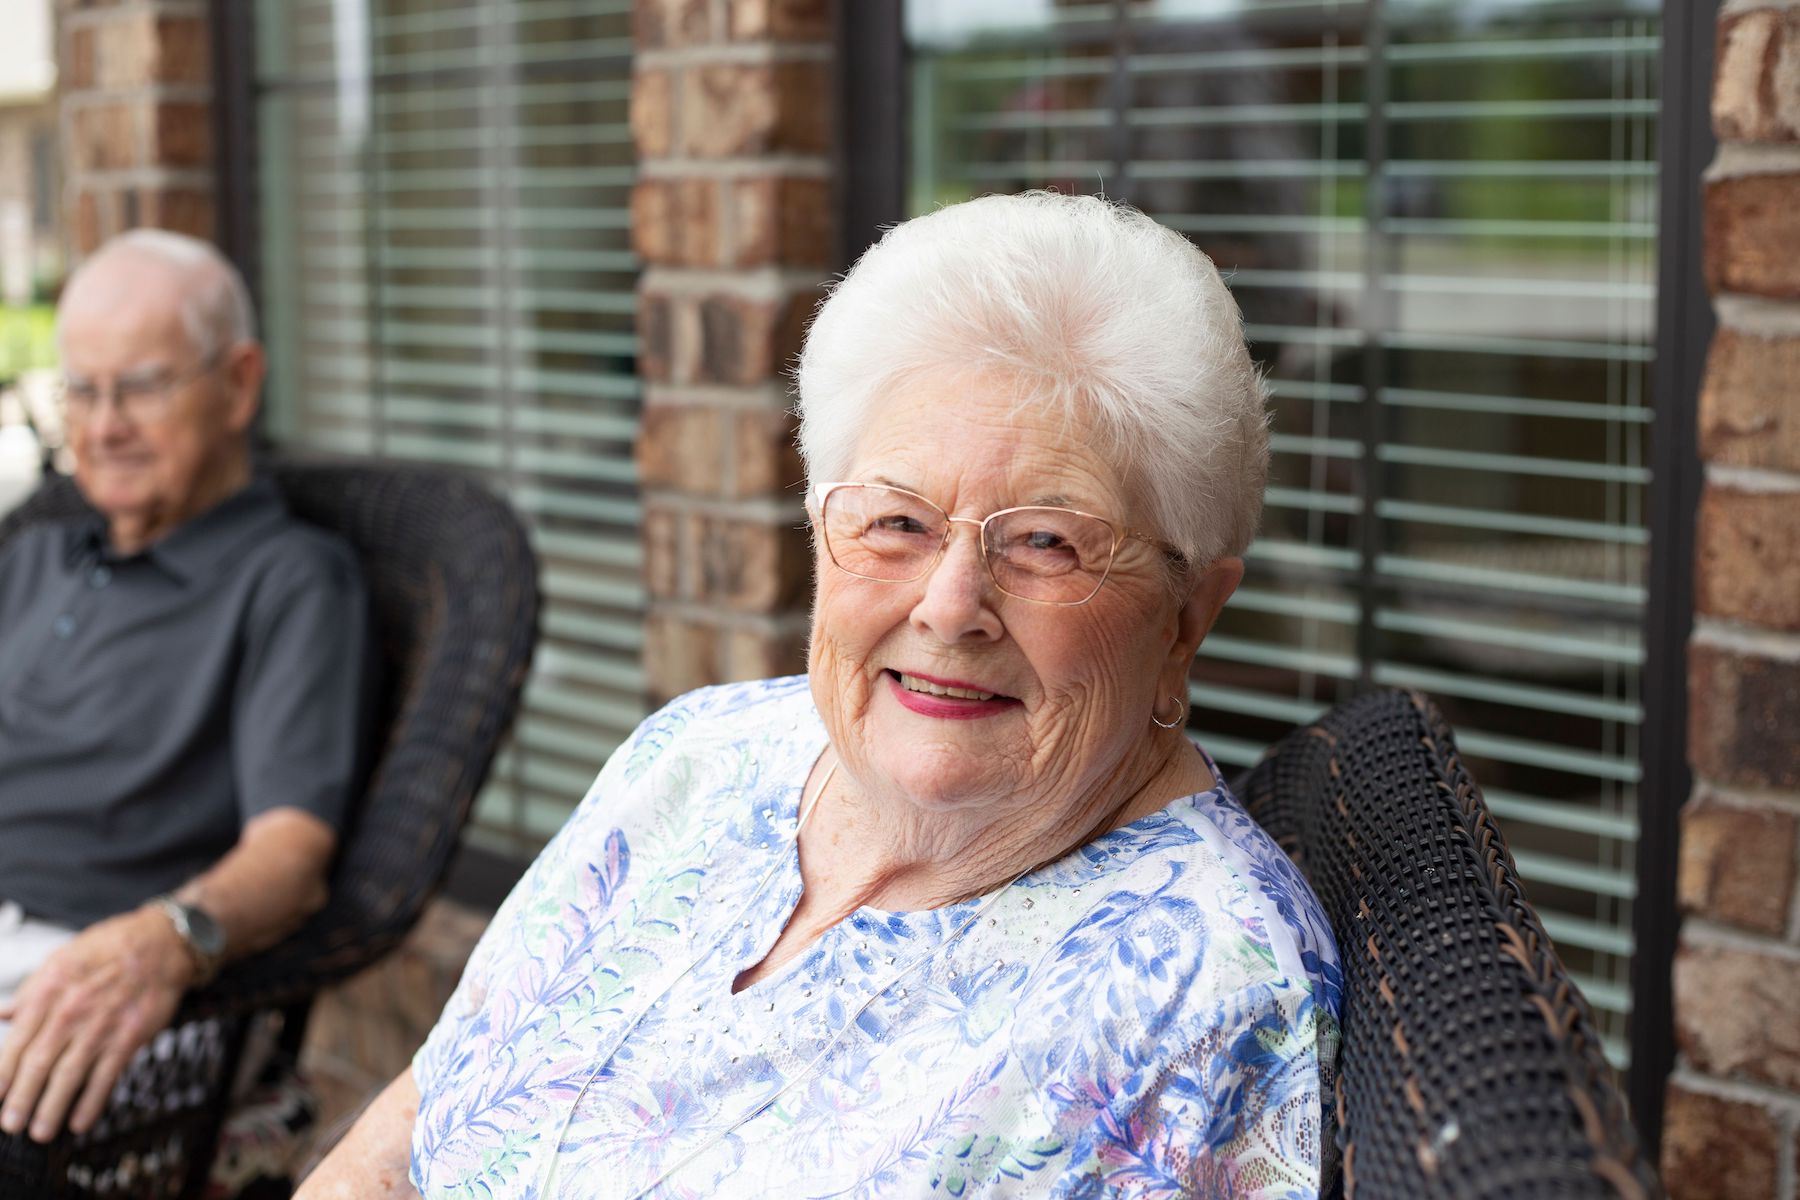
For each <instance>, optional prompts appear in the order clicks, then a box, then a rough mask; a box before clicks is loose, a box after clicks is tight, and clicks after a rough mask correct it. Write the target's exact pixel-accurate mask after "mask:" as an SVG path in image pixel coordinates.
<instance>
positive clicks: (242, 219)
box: [207, 0, 263, 312]
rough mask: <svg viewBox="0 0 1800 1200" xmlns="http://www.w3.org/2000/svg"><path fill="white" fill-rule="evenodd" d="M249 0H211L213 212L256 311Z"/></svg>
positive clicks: (258, 274)
mask: <svg viewBox="0 0 1800 1200" xmlns="http://www.w3.org/2000/svg"><path fill="white" fill-rule="evenodd" d="M253 7H254V6H253V5H251V4H249V3H246V0H211V3H210V4H209V5H208V6H207V23H208V25H209V26H210V29H209V33H210V34H211V38H212V77H213V112H212V119H213V145H215V146H217V147H218V151H217V158H216V160H215V162H214V164H213V169H214V196H213V202H214V213H215V215H216V219H217V221H218V240H219V246H220V248H221V249H223V250H224V251H225V256H226V257H227V258H229V259H231V261H232V262H233V263H235V264H236V265H237V269H238V270H239V271H240V272H242V273H243V276H244V282H245V283H246V284H248V285H249V288H250V295H251V296H252V297H253V298H254V299H255V300H256V304H257V311H258V312H261V311H262V307H263V304H262V302H263V294H262V270H261V267H262V253H261V249H262V248H261V239H260V236H259V234H260V223H259V221H258V219H257V195H256V152H257V141H258V138H257V130H256V28H255V14H254V12H253Z"/></svg>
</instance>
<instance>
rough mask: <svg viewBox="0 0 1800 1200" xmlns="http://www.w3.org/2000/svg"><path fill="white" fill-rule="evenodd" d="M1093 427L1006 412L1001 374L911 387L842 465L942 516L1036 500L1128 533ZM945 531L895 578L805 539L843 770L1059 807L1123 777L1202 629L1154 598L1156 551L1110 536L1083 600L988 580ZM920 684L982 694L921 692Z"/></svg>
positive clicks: (897, 786) (1160, 570) (816, 650)
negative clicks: (1102, 579) (1048, 596)
mask: <svg viewBox="0 0 1800 1200" xmlns="http://www.w3.org/2000/svg"><path fill="white" fill-rule="evenodd" d="M1098 440H1099V439H1097V438H1095V437H1093V436H1091V435H1090V433H1089V431H1087V430H1085V429H1084V428H1083V427H1082V424H1081V423H1080V422H1079V421H1071V422H1065V421H1064V420H1063V419H1062V418H1061V417H1060V416H1058V415H1054V414H1046V413H1042V412H1038V411H1033V410H1032V409H1031V408H1017V407H1016V406H1015V394H1014V390H1013V389H1012V388H1011V387H1010V386H1008V384H1007V381H1005V380H1004V379H987V380H978V381H977V382H975V383H973V384H971V383H963V384H960V385H957V386H954V387H952V386H947V385H942V384H938V385H934V384H932V383H930V382H924V383H918V384H914V385H912V386H910V387H908V388H904V389H902V390H900V391H899V392H898V393H897V394H896V395H894V396H893V397H892V398H891V399H890V400H889V401H888V402H887V403H884V404H882V405H881V406H880V408H879V410H878V412H877V413H876V414H875V416H874V417H873V418H872V419H871V421H870V424H869V426H868V427H867V429H866V430H865V431H864V433H863V435H862V439H861V441H860V442H859V444H858V449H857V454H856V456H855V460H854V463H853V465H852V467H851V469H850V471H849V473H848V475H847V476H846V478H847V479H848V480H851V481H855V482H860V483H885V484H889V485H891V486H896V487H901V488H905V489H907V490H908V491H912V492H917V493H918V494H919V495H921V496H924V497H925V498H927V499H929V500H931V501H933V502H934V503H936V504H937V505H938V506H939V507H941V508H942V509H944V511H945V512H947V513H949V514H950V515H951V516H956V517H974V518H977V519H979V518H982V517H986V516H987V515H988V514H990V513H993V512H996V511H998V510H1000V509H1003V508H1011V507H1015V506H1019V505H1032V504H1051V505H1057V506H1062V507H1067V508H1075V509H1080V510H1082V511H1085V512H1090V513H1094V514H1097V515H1100V516H1103V517H1106V518H1108V519H1109V520H1111V521H1112V522H1113V523H1114V525H1115V526H1118V527H1121V528H1123V527H1131V528H1138V529H1142V528H1144V524H1143V521H1142V518H1141V514H1140V513H1139V512H1138V511H1137V510H1136V509H1135V508H1134V506H1133V504H1132V503H1131V498H1130V496H1128V494H1127V490H1126V488H1125V486H1124V483H1123V481H1122V479H1121V478H1120V474H1119V472H1118V471H1117V470H1116V469H1115V468H1114V466H1113V464H1112V463H1111V462H1110V461H1109V460H1108V458H1107V457H1106V455H1105V453H1104V451H1103V450H1102V449H1101V448H1100V447H1099V446H1098V445H1097V443H1098ZM814 515H815V519H816V516H817V514H816V513H815V514H814ZM952 531H953V532H952V534H951V538H950V544H949V546H948V547H946V548H945V550H944V553H943V556H942V558H940V559H939V560H938V562H937V565H936V566H935V567H934V568H933V569H932V570H931V571H930V572H929V573H928V574H927V575H925V576H924V577H923V578H921V579H917V580H914V581H912V582H910V583H881V582H875V581H872V580H866V579H860V578H857V577H855V576H853V575H850V574H847V573H846V572H844V571H842V570H840V569H838V568H837V567H836V566H834V565H833V564H832V562H831V560H830V558H829V557H828V556H827V555H826V552H825V547H824V545H823V540H822V539H820V538H815V543H817V562H816V567H817V578H818V592H817V596H816V603H815V606H814V611H813V624H812V643H811V650H810V670H811V681H812V690H813V696H814V700H815V702H816V704H817V705H818V708H819V711H820V712H821V713H822V714H823V715H824V718H825V722H826V726H827V728H828V729H829V731H830V733H831V738H832V743H833V745H834V746H835V747H836V749H837V751H838V753H839V755H840V757H841V758H842V760H843V764H844V767H845V768H846V770H847V771H848V772H849V774H850V776H851V778H852V779H853V780H855V782H856V783H857V785H858V786H859V787H860V788H861V789H862V790H864V791H865V792H869V793H875V794H877V795H880V796H882V798H884V799H890V800H900V801H902V802H905V803H910V804H912V805H915V806H917V807H918V808H920V809H922V810H926V811H934V812H942V811H945V810H952V809H966V808H968V807H969V806H983V807H986V808H989V809H992V808H993V807H994V806H1000V807H1001V808H1008V807H1018V808H1023V807H1026V806H1040V807H1041V806H1042V805H1044V804H1046V803H1050V804H1054V803H1055V802H1056V801H1057V800H1059V799H1064V800H1068V801H1070V802H1075V801H1078V800H1079V799H1080V798H1082V797H1084V796H1087V795H1090V794H1092V793H1093V792H1094V790H1095V789H1096V788H1103V787H1105V785H1106V783H1107V781H1108V779H1109V777H1115V776H1121V775H1123V776H1126V777H1129V776H1130V775H1131V774H1132V773H1133V767H1132V763H1131V760H1132V758H1133V756H1143V755H1147V754H1149V753H1150V751H1151V745H1152V738H1151V736H1150V735H1151V734H1152V733H1153V732H1154V730H1153V728H1152V726H1151V723H1150V714H1151V711H1152V709H1153V708H1156V707H1157V706H1158V701H1159V698H1160V699H1161V707H1160V709H1159V713H1160V715H1165V716H1166V715H1167V714H1168V712H1169V709H1170V707H1171V706H1170V705H1169V702H1168V700H1167V697H1168V696H1169V695H1170V694H1172V693H1173V694H1176V695H1181V696H1182V697H1183V698H1184V699H1185V687H1186V683H1185V680H1186V676H1187V666H1188V662H1189V660H1190V659H1191V658H1192V655H1193V650H1194V646H1195V645H1196V644H1197V643H1198V641H1199V638H1200V637H1201V636H1204V633H1205V629H1204V627H1202V628H1199V629H1198V630H1197V631H1195V630H1194V629H1193V628H1192V626H1193V615H1192V613H1191V612H1190V611H1189V610H1190V609H1191V608H1192V606H1193V601H1191V600H1188V599H1187V598H1186V597H1175V596H1172V594H1171V591H1170V588H1169V584H1168V577H1167V570H1168V568H1167V567H1166V566H1165V565H1164V562H1163V559H1162V555H1161V553H1160V552H1159V551H1158V550H1156V549H1154V548H1153V547H1151V546H1149V545H1147V544H1146V543H1144V542H1142V541H1138V540H1136V539H1127V540H1126V541H1125V542H1124V543H1123V544H1122V545H1121V546H1120V548H1119V551H1118V555H1117V557H1116V558H1115V559H1114V561H1113V566H1112V571H1111V573H1110V574H1109V575H1108V576H1107V579H1106V584H1105V586H1104V587H1102V588H1101V589H1100V591H1099V592H1098V593H1097V594H1096V595H1095V596H1094V597H1093V599H1091V600H1089V601H1088V602H1087V603H1086V604H1083V605H1079V606H1075V607H1058V606H1054V605H1047V604H1035V603H1032V602H1030V601H1027V600H1021V599H1017V598H1015V597H1013V596H1009V595H1007V594H1005V593H1004V592H1001V591H999V590H998V589H997V588H996V587H995V586H994V581H993V579H992V577H991V576H990V575H989V574H988V572H987V569H986V567H985V566H984V564H983V562H982V557H981V547H980V541H979V538H978V536H977V534H976V531H975V527H974V526H972V525H964V524H955V525H953V526H952ZM1146 532H1150V533H1153V534H1154V533H1156V532H1157V531H1154V530H1146ZM1228 590H1229V589H1227V591H1228ZM1222 600H1223V597H1222V596H1221V597H1220V601H1221V602H1222ZM1215 613H1216V605H1215V606H1213V607H1212V609H1211V611H1208V612H1207V613H1205V614H1204V625H1208V626H1209V625H1210V624H1211V620H1212V617H1213V615H1214V614H1215ZM1184 614H1185V616H1186V619H1185V620H1184ZM934 685H935V687H936V688H937V689H939V690H941V689H942V688H943V687H946V686H949V687H955V688H958V689H963V690H972V691H975V692H980V693H992V695H993V697H994V698H993V699H991V700H981V699H968V698H958V697H954V696H951V697H945V696H942V695H931V694H929V691H930V689H932V687H933V686H934ZM921 692H925V693H926V694H921Z"/></svg>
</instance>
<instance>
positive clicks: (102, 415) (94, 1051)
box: [0, 230, 368, 1141]
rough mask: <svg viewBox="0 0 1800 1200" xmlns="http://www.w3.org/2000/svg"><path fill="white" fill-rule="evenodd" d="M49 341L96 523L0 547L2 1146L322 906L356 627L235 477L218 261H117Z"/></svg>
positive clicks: (98, 1082) (30, 533)
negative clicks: (192, 991)
mask: <svg viewBox="0 0 1800 1200" xmlns="http://www.w3.org/2000/svg"><path fill="white" fill-rule="evenodd" d="M58 337H59V339H60V342H61V348H62V359H63V364H64V368H65V372H66V375H67V379H66V382H65V405H66V419H67V428H68V445H69V449H70V450H71V452H72V453H73V456H74V461H75V480H76V483H77V484H78V485H79V487H80V489H81V491H82V494H83V495H85V496H86V497H87V499H88V501H89V503H90V504H91V505H92V506H93V508H94V510H95V512H96V514H97V515H96V516H95V517H94V518H92V519H90V520H87V521H83V522H77V523H72V524H67V525H60V526H59V525H46V526H39V527H36V528H30V529H27V530H26V531H25V532H23V533H21V534H20V535H18V536H17V537H15V538H14V539H12V541H11V542H10V543H9V544H8V545H7V546H6V547H5V549H4V550H3V551H0V1129H4V1130H5V1131H6V1132H7V1133H11V1134H17V1133H20V1132H21V1131H28V1132H29V1135H30V1136H31V1137H32V1138H34V1139H36V1140H39V1141H47V1140H49V1139H50V1138H52V1137H54V1136H55V1135H56V1134H57V1133H58V1132H59V1131H60V1130H61V1129H62V1128H63V1127H64V1125H65V1121H66V1123H67V1125H68V1127H70V1128H72V1129H74V1130H75V1131H77V1132H81V1131H84V1130H86V1129H87V1128H88V1127H89V1126H91V1125H92V1124H93V1123H94V1122H95V1121H96V1120H97V1119H98V1117H99V1116H100V1113H101V1112H102V1110H103V1109H104V1107H105V1104H106V1101H107V1098H108V1096H109V1094H110V1093H111V1090H112V1087H113V1084H114V1083H115V1081H116V1080H117V1079H118V1077H119V1075H120V1073H121V1071H122V1070H123V1069H124V1067H125V1066H126V1064H127V1063H128V1062H129V1061H130V1060H131V1057H132V1056H133V1054H135V1053H136V1052H137V1051H138V1050H139V1049H140V1048H141V1047H143V1046H144V1045H145V1044H146V1043H147V1042H148V1041H149V1040H150V1039H151V1038H152V1037H153V1036H154V1035H155V1034H156V1033H157V1031H158V1030H160V1029H162V1028H163V1027H165V1026H166V1025H167V1024H168V1022H169V1020H170V1018H171V1016H172V1015H173V1014H174V1012H175V1009H176V1007H177V1004H178V1002H179V1001H180V999H181V996H182V994H183V993H184V992H185V991H187V990H188V989H189V988H190V987H193V986H196V985H197V984H200V983H203V982H205V981H206V980H207V979H209V978H210V977H211V976H212V974H213V973H214V972H215V971H216V970H217V969H218V967H219V965H220V964H221V963H222V962H224V961H226V960H229V959H231V958H234V957H237V956H239V955H242V954H247V953H250V952H253V951H255V950H258V949H261V948H263V947H266V946H269V945H271V944H272V943H274V942H275V941H277V940H278V939H280V938H281V937H282V936H283V935H284V934H285V933H287V932H288V931H289V930H291V929H293V928H294V927H295V926H296V925H297V924H299V923H300V921H301V920H303V919H304V918H305V917H306V916H307V914H309V913H311V912H313V911H314V910H316V909H317V908H319V907H320V906H321V905H322V904H323V903H324V901H325V881H326V872H327V869H328V867H329V864H330V862H331V859H332V854H333V851H334V849H335V847H336V844H337V830H338V828H339V825H340V822H341V821H342V820H343V818H344V815H345V811H346V804H347V801H348V799H349V797H350V795H351V789H352V788H353V786H354V785H355V783H356V780H357V757H358V754H357V751H358V742H359V730H360V723H361V713H360V708H361V705H360V700H361V697H362V692H363V688H362V677H363V664H364V653H365V642H366V630H367V622H368V617H367V599H366V596H365V593H364V590H363V585H362V582H361V579H360V577H359V575H358V573H357V569H356V563H355V559H354V557H353V556H352V554H351V552H350V550H349V548H348V547H347V546H345V545H343V544H342V543H341V542H339V541H338V540H336V539H334V538H332V537H330V536H329V535H327V534H325V533H324V532H322V531H321V530H318V529H315V528H312V527H309V526H306V525H303V524H301V523H300V522H298V521H296V520H294V519H293V518H292V517H291V516H289V515H288V513H287V512H286V510H285V509H284V508H283V506H282V502H281V499H280V497H279V496H278V495H277V493H276V491H275V489H274V487H273V486H272V485H271V484H270V483H269V481H268V480H266V479H261V478H258V477H257V476H256V475H255V474H254V472H253V470H252V467H251V462H250V456H249V452H248V448H247V445H246V434H247V431H248V430H249V428H250V424H251V420H252V418H253V417H254V416H255V414H256V409H257V402H258V392H259V389H260V388H261V385H262V381H263V371H264V361H263V352H262V349H261V347H260V346H259V345H258V344H257V343H256V341H255V332H254V329H253V315H252V312H251V307H250V302H249V297H248V293H247V292H246V291H245V288H244V284H243V281H242V280H241V279H240V278H239V277H238V275H237V273H236V272H235V271H234V270H233V269H232V268H231V266H230V264H228V263H227V262H226V261H225V260H224V259H223V258H222V257H221V256H220V255H219V254H218V253H217V251H215V250H213V249H212V248H211V247H210V246H207V245H206V244H205V243H202V242H198V241H195V240H193V239H190V238H184V237H179V236H176V235H174V234H169V233H161V232H152V231H146V230H140V231H137V232H134V233H128V234H125V235H124V236H122V237H119V238H117V239H115V240H114V241H112V242H110V243H108V244H107V245H106V246H104V247H103V248H102V249H101V250H100V251H99V252H98V253H97V254H96V255H94V256H93V257H92V258H91V259H89V260H88V261H87V263H85V264H84V265H83V266H82V268H81V269H80V270H79V271H78V272H77V273H76V274H75V276H74V278H73V279H71V280H70V282H69V285H68V287H67V289H66V291H65V293H64V296H63V302H62V307H61V310H60V312H59V314H58ZM8 1022H9V1023H10V1028H7V1024H6V1023H8Z"/></svg>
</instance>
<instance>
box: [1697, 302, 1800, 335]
mask: <svg viewBox="0 0 1800 1200" xmlns="http://www.w3.org/2000/svg"><path fill="white" fill-rule="evenodd" d="M1713 312H1714V313H1715V314H1716V315H1717V316H1718V318H1719V324H1720V325H1722V326H1724V327H1725V328H1727V329H1729V330H1731V331H1732V332H1734V333H1743V334H1749V335H1751V336H1753V337H1786V336H1790V335H1800V304H1796V303H1794V302H1793V301H1785V300H1767V299H1764V298H1763V297H1761V296H1742V295H1737V294H1734V293H1731V292H1721V293H1719V294H1718V295H1716V296H1714V297H1713Z"/></svg>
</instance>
